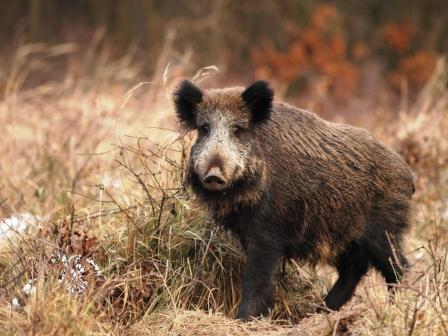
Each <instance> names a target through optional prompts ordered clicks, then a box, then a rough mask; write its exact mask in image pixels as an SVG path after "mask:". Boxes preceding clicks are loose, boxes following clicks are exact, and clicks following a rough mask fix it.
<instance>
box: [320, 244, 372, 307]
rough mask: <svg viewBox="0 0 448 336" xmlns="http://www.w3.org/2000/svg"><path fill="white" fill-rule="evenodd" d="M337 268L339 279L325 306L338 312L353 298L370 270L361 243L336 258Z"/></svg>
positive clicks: (350, 247)
mask: <svg viewBox="0 0 448 336" xmlns="http://www.w3.org/2000/svg"><path fill="white" fill-rule="evenodd" d="M335 266H336V269H337V270H338V273H339V278H338V280H337V281H336V283H335V284H334V286H333V288H331V290H330V292H329V293H328V295H327V297H326V298H325V305H326V306H327V308H329V309H331V310H338V309H339V308H340V307H341V306H342V305H343V304H344V303H346V302H347V301H348V300H350V298H351V297H352V296H353V293H354V291H355V289H356V286H357V285H358V283H359V281H360V280H361V278H362V277H363V276H364V274H366V272H367V270H368V268H369V258H368V256H367V255H366V253H365V252H364V249H363V248H362V247H361V246H360V245H359V243H356V242H353V243H351V244H350V245H349V247H348V248H347V249H346V250H345V251H344V252H342V253H341V254H340V255H339V256H338V257H337V258H336V262H335Z"/></svg>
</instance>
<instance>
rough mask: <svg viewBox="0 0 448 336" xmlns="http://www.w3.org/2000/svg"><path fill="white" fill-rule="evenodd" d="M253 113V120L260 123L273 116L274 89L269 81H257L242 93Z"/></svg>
mask: <svg viewBox="0 0 448 336" xmlns="http://www.w3.org/2000/svg"><path fill="white" fill-rule="evenodd" d="M241 97H242V98H243V100H244V102H245V103H246V105H247V107H248V108H249V111H250V113H251V115H252V122H253V123H254V124H259V123H262V122H265V121H267V120H268V119H269V117H270V116H271V110H272V100H273V98H274V91H273V90H272V89H271V87H270V85H269V83H268V82H265V81H257V82H255V83H253V84H252V85H251V86H249V87H248V88H247V89H246V90H244V92H243V93H242V94H241Z"/></svg>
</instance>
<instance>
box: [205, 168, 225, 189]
mask: <svg viewBox="0 0 448 336" xmlns="http://www.w3.org/2000/svg"><path fill="white" fill-rule="evenodd" d="M202 183H203V185H204V187H205V188H207V189H210V190H216V191H219V190H223V189H224V188H225V187H226V186H227V180H226V178H225V177H224V174H223V173H222V171H221V169H220V168H218V167H213V168H211V169H210V170H209V171H208V172H207V174H205V177H204V178H203V179H202Z"/></svg>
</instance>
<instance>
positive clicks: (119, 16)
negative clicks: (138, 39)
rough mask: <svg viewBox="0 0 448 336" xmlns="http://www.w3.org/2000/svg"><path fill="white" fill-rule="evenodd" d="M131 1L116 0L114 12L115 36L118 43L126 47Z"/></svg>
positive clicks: (129, 32)
mask: <svg viewBox="0 0 448 336" xmlns="http://www.w3.org/2000/svg"><path fill="white" fill-rule="evenodd" d="M131 5H132V3H131V1H130V0H118V1H117V5H116V12H115V29H116V31H115V36H116V38H117V42H118V43H119V45H120V46H121V47H122V48H124V49H126V48H127V47H128V46H129V43H130V40H131V39H132V36H131V27H130V23H131V20H130V17H131V16H132V6H131Z"/></svg>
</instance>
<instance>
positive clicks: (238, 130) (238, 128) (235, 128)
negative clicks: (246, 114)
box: [232, 125, 243, 136]
mask: <svg viewBox="0 0 448 336" xmlns="http://www.w3.org/2000/svg"><path fill="white" fill-rule="evenodd" d="M242 130H243V128H242V127H241V126H238V125H235V126H233V127H232V133H233V135H237V136H238V135H240V134H241V131H242Z"/></svg>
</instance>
